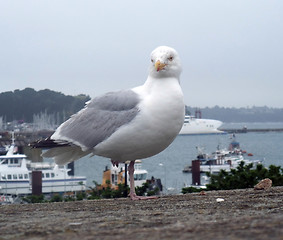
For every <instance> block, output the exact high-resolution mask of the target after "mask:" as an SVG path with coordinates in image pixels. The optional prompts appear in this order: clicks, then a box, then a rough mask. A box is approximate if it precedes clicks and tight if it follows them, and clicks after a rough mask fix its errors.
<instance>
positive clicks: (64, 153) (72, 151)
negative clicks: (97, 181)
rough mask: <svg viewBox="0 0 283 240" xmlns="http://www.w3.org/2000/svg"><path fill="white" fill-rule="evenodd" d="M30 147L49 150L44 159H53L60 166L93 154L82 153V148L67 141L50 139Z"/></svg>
mask: <svg viewBox="0 0 283 240" xmlns="http://www.w3.org/2000/svg"><path fill="white" fill-rule="evenodd" d="M30 147H32V148H42V149H48V150H47V151H46V152H44V153H43V154H42V157H46V158H53V159H54V160H55V162H56V164H58V165H65V164H67V163H69V162H73V161H75V160H77V159H79V158H81V157H84V156H86V155H88V154H89V153H91V151H82V149H81V147H79V146H77V145H74V144H72V143H69V142H67V141H64V140H54V139H51V138H50V137H49V138H46V139H44V140H39V141H37V142H34V143H31V144H30Z"/></svg>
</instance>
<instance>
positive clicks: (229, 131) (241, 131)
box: [219, 128, 283, 133]
mask: <svg viewBox="0 0 283 240" xmlns="http://www.w3.org/2000/svg"><path fill="white" fill-rule="evenodd" d="M219 130H220V131H223V132H226V133H249V132H283V128H257V129H256V128H251V129H249V128H234V129H231V128H227V129H225V128H221V129H219Z"/></svg>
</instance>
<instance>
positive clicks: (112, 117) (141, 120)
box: [35, 46, 185, 200]
mask: <svg viewBox="0 0 283 240" xmlns="http://www.w3.org/2000/svg"><path fill="white" fill-rule="evenodd" d="M181 71H182V67H181V63H180V59H179V56H178V53H177V52H176V50H174V49H173V48H170V47H167V46H160V47H157V48H156V49H155V50H153V52H152V53H151V56H150V66H149V74H148V77H147V79H146V81H145V83H144V84H143V85H141V86H138V87H135V88H132V89H128V90H120V91H116V92H109V93H106V94H104V95H102V96H98V97H95V98H93V99H92V100H90V101H89V102H87V103H86V106H85V107H84V108H83V109H82V110H80V111H79V112H78V113H76V114H74V115H73V116H71V117H70V118H69V119H68V120H67V121H65V122H64V123H62V124H61V125H60V126H59V127H58V128H57V129H56V131H55V132H54V134H53V135H51V136H50V137H49V138H47V139H45V140H41V141H39V142H38V144H37V145H35V147H41V148H45V147H46V148H49V150H47V151H46V152H45V153H44V154H43V157H48V158H53V159H54V160H55V162H56V163H57V164H58V165H65V164H67V163H69V162H72V161H75V160H77V159H79V158H81V157H83V156H86V155H89V154H91V155H98V156H103V157H106V158H110V159H111V162H112V164H113V165H118V163H125V162H127V161H130V163H129V167H128V171H129V177H130V194H129V196H130V198H131V199H132V200H140V199H145V198H149V197H142V196H137V195H136V193H135V185H134V164H135V160H137V159H144V158H148V157H151V156H154V155H156V154H158V153H160V152H161V151H163V150H164V149H166V148H167V147H168V146H169V145H170V144H171V143H172V142H173V140H174V139H175V137H176V136H177V135H178V133H179V131H180V130H181V128H182V125H183V122H184V114H185V113H184V112H185V110H184V109H185V106H184V100H183V93H182V89H181V87H180V80H179V79H180V74H181Z"/></svg>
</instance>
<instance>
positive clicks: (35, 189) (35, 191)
mask: <svg viewBox="0 0 283 240" xmlns="http://www.w3.org/2000/svg"><path fill="white" fill-rule="evenodd" d="M31 177H32V178H31V182H32V195H36V196H39V195H41V194H42V172H41V171H32V175H31Z"/></svg>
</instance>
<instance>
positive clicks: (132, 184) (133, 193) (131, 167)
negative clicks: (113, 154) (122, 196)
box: [128, 161, 157, 200]
mask: <svg viewBox="0 0 283 240" xmlns="http://www.w3.org/2000/svg"><path fill="white" fill-rule="evenodd" d="M134 165H135V161H131V162H130V164H129V167H128V171H129V177H130V198H131V199H132V200H142V199H156V198H157V197H156V196H150V197H144V196H137V194H136V190H135V180H134V171H135V167H134Z"/></svg>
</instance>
